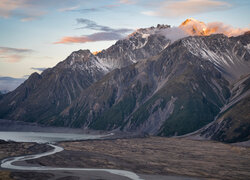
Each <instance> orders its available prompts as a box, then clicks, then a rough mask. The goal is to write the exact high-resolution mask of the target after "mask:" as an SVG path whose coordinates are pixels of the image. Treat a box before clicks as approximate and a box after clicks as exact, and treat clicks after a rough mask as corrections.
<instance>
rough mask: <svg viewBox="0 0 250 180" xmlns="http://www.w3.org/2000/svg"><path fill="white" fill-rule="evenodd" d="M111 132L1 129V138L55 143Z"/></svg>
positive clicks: (89, 137)
mask: <svg viewBox="0 0 250 180" xmlns="http://www.w3.org/2000/svg"><path fill="white" fill-rule="evenodd" d="M111 135H113V134H112V133H110V134H97V135H94V134H73V133H47V132H9V131H8V132H3V131H0V139H2V140H5V141H15V142H37V143H53V142H59V141H74V140H87V139H100V138H102V137H106V136H111Z"/></svg>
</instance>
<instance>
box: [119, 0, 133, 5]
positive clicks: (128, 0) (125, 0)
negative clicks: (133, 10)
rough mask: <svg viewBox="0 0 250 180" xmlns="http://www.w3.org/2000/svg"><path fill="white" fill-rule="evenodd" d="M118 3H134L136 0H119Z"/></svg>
mask: <svg viewBox="0 0 250 180" xmlns="http://www.w3.org/2000/svg"><path fill="white" fill-rule="evenodd" d="M119 3H121V4H136V3H137V0H120V1H119Z"/></svg>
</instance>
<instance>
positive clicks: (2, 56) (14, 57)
mask: <svg viewBox="0 0 250 180" xmlns="http://www.w3.org/2000/svg"><path fill="white" fill-rule="evenodd" d="M33 52H34V50H32V49H21V48H10V47H0V60H3V61H6V62H12V63H15V62H20V61H21V60H22V59H23V58H25V56H26V54H29V53H33Z"/></svg>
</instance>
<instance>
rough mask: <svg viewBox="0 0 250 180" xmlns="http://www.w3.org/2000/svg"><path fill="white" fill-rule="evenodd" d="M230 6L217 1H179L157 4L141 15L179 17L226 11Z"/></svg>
mask: <svg viewBox="0 0 250 180" xmlns="http://www.w3.org/2000/svg"><path fill="white" fill-rule="evenodd" d="M230 7H231V4H229V3H227V2H224V1H218V0H181V1H168V0H165V1H163V2H161V3H159V4H158V5H157V7H156V10H154V11H145V12H142V14H145V15H149V16H163V17H181V16H190V15H193V14H201V13H206V12H213V11H219V10H224V9H228V8H230Z"/></svg>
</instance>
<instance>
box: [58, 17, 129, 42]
mask: <svg viewBox="0 0 250 180" xmlns="http://www.w3.org/2000/svg"><path fill="white" fill-rule="evenodd" d="M76 21H77V24H80V25H83V26H82V27H80V28H78V29H91V30H95V31H100V32H96V33H93V34H90V35H82V36H66V37H63V38H62V39H61V40H59V41H57V42H55V43H54V44H71V43H86V42H96V41H112V40H118V39H121V38H123V37H124V36H125V35H126V34H127V33H129V32H131V31H132V29H127V28H118V29H114V28H111V27H108V26H103V25H99V24H97V23H96V22H94V21H91V20H89V19H83V18H79V19H76Z"/></svg>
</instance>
